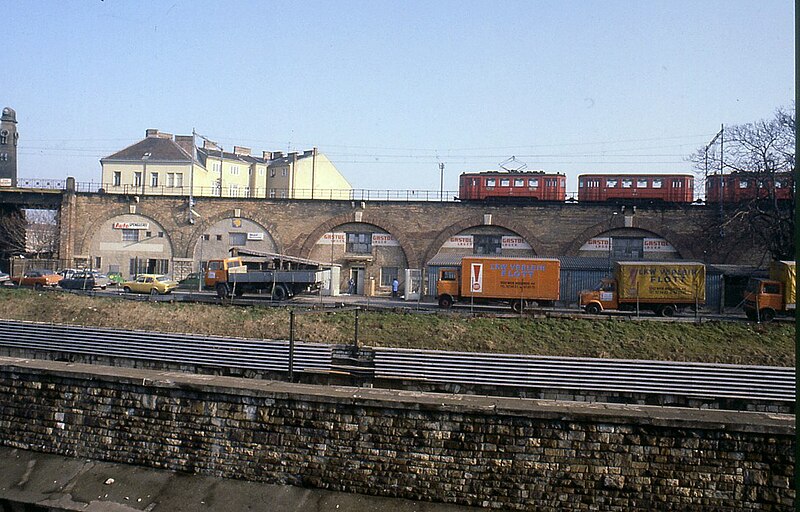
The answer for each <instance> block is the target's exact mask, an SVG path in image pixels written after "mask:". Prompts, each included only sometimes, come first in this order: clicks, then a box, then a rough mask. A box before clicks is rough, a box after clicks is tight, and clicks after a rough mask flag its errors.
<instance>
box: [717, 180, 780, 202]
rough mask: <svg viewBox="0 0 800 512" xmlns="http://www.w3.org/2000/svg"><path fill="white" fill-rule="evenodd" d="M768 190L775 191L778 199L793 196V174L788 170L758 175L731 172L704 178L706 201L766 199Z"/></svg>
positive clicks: (768, 195)
mask: <svg viewBox="0 0 800 512" xmlns="http://www.w3.org/2000/svg"><path fill="white" fill-rule="evenodd" d="M770 191H774V192H775V198H776V199H778V200H779V201H786V200H790V199H792V198H793V197H794V176H792V173H790V172H781V173H776V174H775V176H774V177H773V176H759V175H756V174H754V173H747V172H732V173H730V174H723V175H719V174H712V175H711V176H708V178H707V179H706V202H707V203H719V202H720V200H722V202H724V203H738V202H741V201H749V200H752V199H756V198H758V199H766V198H769V197H770Z"/></svg>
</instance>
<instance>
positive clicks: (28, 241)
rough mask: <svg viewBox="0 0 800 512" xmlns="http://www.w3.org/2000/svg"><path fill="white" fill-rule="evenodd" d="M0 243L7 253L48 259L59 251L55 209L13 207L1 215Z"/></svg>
mask: <svg viewBox="0 0 800 512" xmlns="http://www.w3.org/2000/svg"><path fill="white" fill-rule="evenodd" d="M0 246H2V247H3V248H4V251H5V252H7V253H8V254H16V255H19V254H22V255H27V256H30V257H34V258H50V257H52V256H53V254H55V253H57V252H58V222H57V217H56V212H55V211H54V210H45V209H25V210H14V211H11V212H10V213H8V214H6V215H2V216H0Z"/></svg>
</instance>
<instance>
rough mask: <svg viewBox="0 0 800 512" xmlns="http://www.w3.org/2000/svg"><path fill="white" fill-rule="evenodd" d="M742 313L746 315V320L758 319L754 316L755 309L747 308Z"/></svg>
mask: <svg viewBox="0 0 800 512" xmlns="http://www.w3.org/2000/svg"><path fill="white" fill-rule="evenodd" d="M744 314H745V315H747V319H748V320H752V321H753V322H755V321H756V320H758V318H756V312H755V311H750V310H747V311H745V312H744Z"/></svg>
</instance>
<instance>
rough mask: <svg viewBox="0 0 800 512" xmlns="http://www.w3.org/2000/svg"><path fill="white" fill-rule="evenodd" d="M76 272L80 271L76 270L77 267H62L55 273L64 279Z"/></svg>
mask: <svg viewBox="0 0 800 512" xmlns="http://www.w3.org/2000/svg"><path fill="white" fill-rule="evenodd" d="M78 272H81V270H78V269H77V268H62V269H61V270H58V271H57V272H56V274H58V275H60V276H61V277H63V278H64V279H69V278H70V277H72V276H73V275H75V274H77V273H78Z"/></svg>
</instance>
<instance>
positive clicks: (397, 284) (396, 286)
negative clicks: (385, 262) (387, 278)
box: [392, 277, 400, 297]
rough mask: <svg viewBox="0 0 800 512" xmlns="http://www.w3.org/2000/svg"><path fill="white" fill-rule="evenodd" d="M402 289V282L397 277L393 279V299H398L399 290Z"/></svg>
mask: <svg viewBox="0 0 800 512" xmlns="http://www.w3.org/2000/svg"><path fill="white" fill-rule="evenodd" d="M398 288H400V282H399V281H398V280H397V278H396V277H395V278H394V279H392V297H397V289H398Z"/></svg>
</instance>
